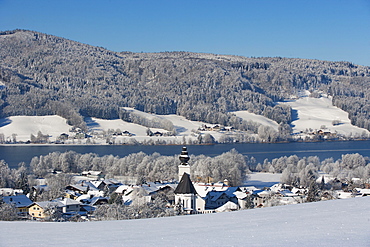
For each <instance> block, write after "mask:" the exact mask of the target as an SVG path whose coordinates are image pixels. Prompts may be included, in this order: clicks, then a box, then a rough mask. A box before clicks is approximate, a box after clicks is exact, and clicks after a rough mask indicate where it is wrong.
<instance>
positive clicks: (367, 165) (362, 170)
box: [254, 153, 370, 188]
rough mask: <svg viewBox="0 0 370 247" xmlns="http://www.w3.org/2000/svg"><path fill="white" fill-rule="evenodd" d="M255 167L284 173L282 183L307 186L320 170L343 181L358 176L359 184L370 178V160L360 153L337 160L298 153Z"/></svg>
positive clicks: (348, 181) (349, 180) (259, 169)
mask: <svg viewBox="0 0 370 247" xmlns="http://www.w3.org/2000/svg"><path fill="white" fill-rule="evenodd" d="M254 169H255V170H257V171H267V172H274V173H275V172H276V173H282V176H281V182H282V183H284V184H289V185H294V186H297V187H300V186H301V187H305V188H307V187H309V186H310V184H311V182H312V181H316V179H317V178H318V176H319V175H318V174H319V173H318V172H319V171H322V172H325V173H327V174H329V175H331V176H332V177H333V178H336V179H338V180H339V181H341V182H343V183H352V182H353V180H352V179H353V178H358V179H360V180H359V183H360V184H359V185H363V184H364V183H365V182H366V181H368V179H369V178H370V160H369V158H368V157H363V156H362V155H360V154H358V153H356V154H345V155H342V158H341V159H338V160H336V161H334V159H333V158H329V159H325V160H323V161H320V159H319V158H318V157H317V156H309V157H304V158H299V157H298V156H296V155H292V156H289V157H287V156H283V157H280V158H276V159H273V160H272V161H271V162H270V161H268V160H267V159H266V160H265V161H264V163H263V164H258V165H257V166H256V167H255V168H254Z"/></svg>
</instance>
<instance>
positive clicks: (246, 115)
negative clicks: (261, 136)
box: [232, 111, 279, 131]
mask: <svg viewBox="0 0 370 247" xmlns="http://www.w3.org/2000/svg"><path fill="white" fill-rule="evenodd" d="M232 113H234V114H235V115H236V116H237V117H240V118H242V119H244V120H247V121H253V122H256V123H260V124H262V125H265V126H269V127H271V128H273V129H274V130H276V131H278V128H279V124H278V123H277V122H275V121H273V120H271V119H268V118H267V117H264V116H261V115H256V114H254V113H251V112H248V111H235V112H232Z"/></svg>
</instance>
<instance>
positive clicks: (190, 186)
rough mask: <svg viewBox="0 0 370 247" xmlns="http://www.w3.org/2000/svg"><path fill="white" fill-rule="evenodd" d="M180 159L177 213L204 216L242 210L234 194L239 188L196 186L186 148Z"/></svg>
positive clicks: (217, 185) (176, 201)
mask: <svg viewBox="0 0 370 247" xmlns="http://www.w3.org/2000/svg"><path fill="white" fill-rule="evenodd" d="M179 159H180V165H179V166H178V169H179V174H178V175H179V181H180V182H179V184H178V185H177V187H176V189H175V192H174V193H175V209H176V210H177V211H180V212H182V213H184V214H204V213H214V212H218V211H220V210H223V211H230V210H238V209H239V208H240V206H239V200H238V198H237V197H236V195H235V194H234V192H236V191H240V190H239V188H238V187H230V186H228V185H227V184H225V183H217V184H214V183H212V184H205V183H197V184H194V183H193V182H192V181H191V178H190V175H191V173H190V165H189V163H188V161H189V160H190V157H189V154H188V151H187V148H186V147H183V148H182V151H181V154H180V156H179ZM221 208H222V209H221Z"/></svg>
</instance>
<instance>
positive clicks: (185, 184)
mask: <svg viewBox="0 0 370 247" xmlns="http://www.w3.org/2000/svg"><path fill="white" fill-rule="evenodd" d="M196 193H197V191H196V190H195V188H194V185H193V183H192V182H191V180H190V176H189V174H187V173H186V172H184V175H182V177H181V180H180V183H179V184H178V185H177V187H176V189H175V194H196Z"/></svg>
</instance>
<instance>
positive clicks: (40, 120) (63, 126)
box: [0, 115, 72, 141]
mask: <svg viewBox="0 0 370 247" xmlns="http://www.w3.org/2000/svg"><path fill="white" fill-rule="evenodd" d="M71 127H72V126H70V125H68V124H67V123H66V119H64V118H62V117H60V116H56V115H53V116H14V117H8V118H3V119H0V133H3V134H4V136H5V139H9V140H11V139H12V134H16V139H17V140H18V141H27V140H30V137H31V134H33V135H35V136H37V133H38V132H39V131H41V132H42V133H43V134H48V135H49V136H50V139H51V140H55V138H56V137H57V136H59V135H60V134H62V133H68V132H69V130H70V129H71Z"/></svg>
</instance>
